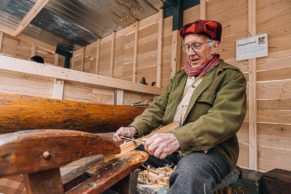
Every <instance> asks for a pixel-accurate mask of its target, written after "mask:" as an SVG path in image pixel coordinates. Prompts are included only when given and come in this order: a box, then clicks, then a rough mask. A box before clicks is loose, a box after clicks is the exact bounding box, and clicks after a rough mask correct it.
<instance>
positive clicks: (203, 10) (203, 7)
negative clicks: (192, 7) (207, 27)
mask: <svg viewBox="0 0 291 194" xmlns="http://www.w3.org/2000/svg"><path fill="white" fill-rule="evenodd" d="M200 19H201V20H205V19H206V0H200Z"/></svg>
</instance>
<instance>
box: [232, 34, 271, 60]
mask: <svg viewBox="0 0 291 194" xmlns="http://www.w3.org/2000/svg"><path fill="white" fill-rule="evenodd" d="M266 56H268V36H267V34H261V35H257V36H252V37H249V38H245V39H241V40H237V41H236V60H237V61H240V60H244V59H251V58H257V57H266Z"/></svg>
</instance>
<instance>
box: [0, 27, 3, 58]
mask: <svg viewBox="0 0 291 194" xmlns="http://www.w3.org/2000/svg"><path fill="white" fill-rule="evenodd" d="M2 44H3V32H0V53H2Z"/></svg>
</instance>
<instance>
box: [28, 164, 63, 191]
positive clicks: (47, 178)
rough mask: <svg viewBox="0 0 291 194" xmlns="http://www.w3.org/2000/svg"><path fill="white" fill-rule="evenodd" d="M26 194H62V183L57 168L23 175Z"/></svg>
mask: <svg viewBox="0 0 291 194" xmlns="http://www.w3.org/2000/svg"><path fill="white" fill-rule="evenodd" d="M24 183H25V188H26V191H27V193H28V194H46V193H47V194H63V193H64V189H63V183H62V179H61V173H60V169H59V168H53V169H50V170H45V171H40V172H35V173H29V174H25V175H24Z"/></svg>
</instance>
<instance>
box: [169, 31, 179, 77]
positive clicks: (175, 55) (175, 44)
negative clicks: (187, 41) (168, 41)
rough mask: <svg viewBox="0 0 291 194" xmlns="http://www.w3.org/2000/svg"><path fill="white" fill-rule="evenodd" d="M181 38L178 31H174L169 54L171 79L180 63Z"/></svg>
mask: <svg viewBox="0 0 291 194" xmlns="http://www.w3.org/2000/svg"><path fill="white" fill-rule="evenodd" d="M180 57H181V37H180V34H179V30H175V31H173V33H172V53H171V77H173V76H174V75H175V74H176V72H177V70H178V67H180V61H181V58H180Z"/></svg>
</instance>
